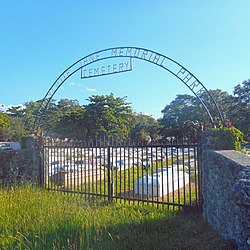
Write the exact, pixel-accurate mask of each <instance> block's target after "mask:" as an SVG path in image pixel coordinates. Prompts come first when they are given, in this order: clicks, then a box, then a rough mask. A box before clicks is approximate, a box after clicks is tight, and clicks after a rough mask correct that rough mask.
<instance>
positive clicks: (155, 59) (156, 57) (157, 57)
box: [153, 54, 161, 64]
mask: <svg viewBox="0 0 250 250" xmlns="http://www.w3.org/2000/svg"><path fill="white" fill-rule="evenodd" d="M160 57H161V56H160V55H158V54H155V58H154V60H153V63H156V64H158V61H159V59H160ZM155 61H156V62H155Z"/></svg>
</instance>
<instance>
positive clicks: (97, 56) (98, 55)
mask: <svg viewBox="0 0 250 250" xmlns="http://www.w3.org/2000/svg"><path fill="white" fill-rule="evenodd" d="M99 57H100V54H99V53H98V52H97V53H95V60H98V59H99Z"/></svg>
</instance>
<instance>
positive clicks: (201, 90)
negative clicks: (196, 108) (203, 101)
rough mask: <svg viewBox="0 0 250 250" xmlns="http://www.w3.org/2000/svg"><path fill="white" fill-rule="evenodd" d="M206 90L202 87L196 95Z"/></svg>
mask: <svg viewBox="0 0 250 250" xmlns="http://www.w3.org/2000/svg"><path fill="white" fill-rule="evenodd" d="M203 92H204V89H203V88H201V89H200V90H198V91H197V92H196V93H195V94H196V95H199V94H202V93H203Z"/></svg>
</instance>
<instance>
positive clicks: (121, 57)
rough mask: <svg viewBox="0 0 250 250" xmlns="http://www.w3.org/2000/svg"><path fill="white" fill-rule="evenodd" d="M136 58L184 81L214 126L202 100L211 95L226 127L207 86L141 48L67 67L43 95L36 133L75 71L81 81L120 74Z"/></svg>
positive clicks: (118, 49) (99, 53) (92, 57)
mask: <svg viewBox="0 0 250 250" xmlns="http://www.w3.org/2000/svg"><path fill="white" fill-rule="evenodd" d="M108 59H112V60H110V61H112V63H106V62H105V64H104V61H105V60H108ZM134 59H139V60H144V61H147V62H149V63H152V64H154V65H157V66H159V67H161V68H163V69H165V70H167V71H168V72H169V73H171V74H172V75H174V76H175V77H177V78H178V79H179V80H180V81H181V82H183V83H184V84H185V85H186V86H187V87H188V88H189V89H190V90H191V91H192V93H193V94H194V95H195V96H196V97H197V98H198V99H199V101H200V102H201V104H202V105H203V107H204V109H205V110H206V112H207V114H208V116H209V118H210V121H211V123H212V125H213V126H214V118H213V117H212V115H211V113H210V111H209V109H208V103H205V101H203V100H202V99H201V97H200V95H201V94H202V93H204V92H206V93H207V94H208V97H209V98H208V99H209V100H208V101H209V102H210V103H213V104H214V105H215V108H216V110H217V112H218V116H219V118H220V120H221V122H222V123H223V124H224V120H223V117H222V114H221V111H220V109H219V107H218V105H217V103H216V102H215V100H214V98H213V96H212V95H211V94H210V93H209V92H208V90H207V89H206V87H205V86H204V85H203V84H202V83H201V82H200V81H199V80H198V79H197V78H196V77H195V76H194V75H193V74H192V73H191V72H190V71H189V70H187V69H186V68H185V67H183V66H182V65H181V64H179V63H178V62H176V61H174V60H173V59H171V58H169V57H167V56H164V55H162V54H160V53H157V52H155V51H152V50H149V49H144V48H138V47H115V48H108V49H103V50H100V51H97V52H94V53H92V54H89V55H87V56H85V57H83V58H81V59H80V60H78V61H77V62H75V63H74V64H72V65H71V66H70V67H68V68H67V69H66V70H65V71H64V72H63V73H62V74H61V75H60V76H59V77H58V78H57V79H56V81H55V82H54V83H53V84H52V86H51V87H50V89H49V90H48V92H47V93H46V95H45V96H44V98H43V100H42V102H41V105H40V107H39V109H38V112H37V116H36V120H35V124H34V128H35V130H36V131H37V130H38V128H39V127H40V125H41V122H42V117H43V114H44V111H45V110H46V108H47V107H48V104H49V102H50V101H51V99H52V97H53V96H54V95H55V93H56V92H57V90H58V89H59V88H60V87H61V86H62V85H63V83H64V82H65V81H66V80H67V79H68V78H69V77H71V76H72V75H73V74H75V73H76V72H78V71H80V73H81V78H82V79H84V78H91V77H99V76H105V75H111V74H117V73H122V72H127V71H131V70H132V63H133V60H134Z"/></svg>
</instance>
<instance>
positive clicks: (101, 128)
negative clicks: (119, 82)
mask: <svg viewBox="0 0 250 250" xmlns="http://www.w3.org/2000/svg"><path fill="white" fill-rule="evenodd" d="M126 98H127V97H122V98H121V97H117V98H115V97H114V94H112V93H111V94H110V95H101V96H99V95H93V96H91V97H90V98H89V99H88V101H89V102H90V103H89V104H88V105H85V106H84V108H85V114H84V119H85V121H86V122H85V124H86V127H87V131H88V132H87V134H88V136H90V137H95V136H98V135H102V134H106V135H108V136H116V137H117V138H119V139H125V138H127V137H128V135H129V133H130V130H131V128H132V127H133V126H134V121H135V115H134V114H133V112H132V108H131V106H130V103H127V102H126Z"/></svg>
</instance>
